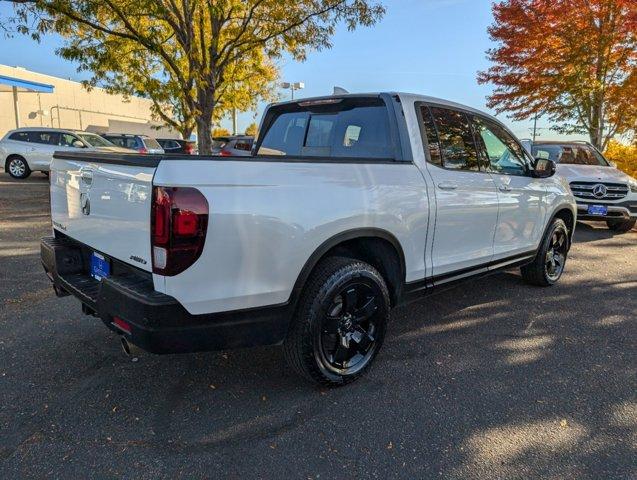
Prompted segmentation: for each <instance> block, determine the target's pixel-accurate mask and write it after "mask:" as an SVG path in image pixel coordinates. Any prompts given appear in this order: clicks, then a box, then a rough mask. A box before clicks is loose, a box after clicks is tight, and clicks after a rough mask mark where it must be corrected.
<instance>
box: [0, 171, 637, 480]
mask: <svg viewBox="0 0 637 480" xmlns="http://www.w3.org/2000/svg"><path fill="white" fill-rule="evenodd" d="M47 197H48V182H47V179H46V178H45V177H43V176H41V175H40V174H34V175H32V176H31V177H30V178H29V179H27V180H26V181H23V182H18V181H14V180H11V179H10V178H9V177H8V175H6V174H0V479H29V478H34V479H46V478H51V479H66V478H82V479H99V480H102V479H119V478H127V479H140V480H145V479H149V480H150V479H152V480H157V479H163V478H167V479H181V478H183V479H188V478H211V479H216V478H266V479H267V478H291V479H297V478H304V479H307V478H312V479H317V478H330V479H340V478H343V479H349V478H375V477H378V478H406V479H413V478H427V479H430V478H445V479H458V480H459V479H467V478H470V479H478V480H480V479H496V478H497V479H518V478H520V479H521V478H555V479H557V478H560V479H561V478H565V479H572V478H577V479H582V480H593V479H595V480H596V479H626V480H628V479H632V478H634V477H635V473H637V470H636V467H635V449H634V448H635V446H634V440H635V436H636V435H637V398H636V395H635V392H636V391H637V375H636V372H635V368H636V367H635V366H636V365H637V322H635V312H637V233H631V234H626V235H615V234H613V233H612V232H609V231H608V230H607V229H604V228H601V226H600V225H599V224H597V225H596V224H579V225H578V230H577V231H576V234H575V243H574V245H573V249H572V250H571V252H570V254H569V260H568V263H567V266H566V272H565V274H564V277H563V278H562V280H561V281H560V283H559V284H558V285H556V286H555V287H553V288H550V289H544V288H536V287H530V286H528V285H525V284H524V283H523V282H522V280H521V278H520V275H519V273H518V272H517V271H516V270H513V271H510V272H506V273H502V274H498V275H493V276H491V277H486V278H482V279H479V280H475V281H472V282H469V283H466V284H464V285H461V286H458V287H456V288H454V289H451V290H448V291H445V292H442V293H440V294H438V295H435V296H431V297H429V298H428V299H427V300H425V301H422V302H417V303H414V304H411V305H408V306H405V307H401V308H399V309H397V310H395V311H394V312H393V314H392V319H391V322H390V324H389V330H388V334H387V338H386V343H385V345H384V346H383V350H382V351H381V352H380V355H379V357H378V359H377V362H376V363H375V365H374V366H373V367H372V369H371V370H370V372H369V375H366V376H365V377H364V378H362V379H361V380H360V381H358V382H356V383H354V384H352V385H350V386H348V387H346V388H340V389H320V388H316V387H314V386H312V385H308V384H305V383H302V382H301V381H300V380H299V379H298V378H297V377H295V376H293V375H292V374H290V373H289V371H288V370H287V368H286V367H285V364H284V363H283V356H282V355H281V352H280V350H279V349H278V348H276V347H270V348H258V349H251V350H237V351H228V352H213V353H202V354H196V355H175V356H154V355H150V354H148V355H141V356H140V357H139V360H138V361H137V362H133V361H131V360H130V359H128V358H127V357H125V356H124V355H123V353H122V351H121V348H120V346H119V343H118V341H117V338H116V336H115V335H114V334H113V333H112V332H110V331H109V330H107V329H106V327H104V325H103V324H102V323H101V322H100V321H99V320H97V319H95V318H91V317H87V316H84V315H82V313H81V311H80V305H79V303H78V301H77V300H75V299H74V298H72V297H65V298H56V297H55V296H54V294H53V291H52V288H51V286H50V282H49V280H48V278H47V277H46V275H45V274H44V271H43V270H42V266H41V265H40V260H39V247H38V245H39V238H40V237H41V236H43V235H48V234H50V229H51V225H50V221H49V217H48V199H47Z"/></svg>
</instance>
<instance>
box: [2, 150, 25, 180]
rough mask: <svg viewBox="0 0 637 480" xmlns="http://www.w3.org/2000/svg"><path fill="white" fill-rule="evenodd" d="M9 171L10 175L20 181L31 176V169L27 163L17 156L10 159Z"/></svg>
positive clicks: (8, 163) (8, 161)
mask: <svg viewBox="0 0 637 480" xmlns="http://www.w3.org/2000/svg"><path fill="white" fill-rule="evenodd" d="M7 171H8V172H9V175H11V176H12V177H13V178H17V179H18V180H23V179H25V178H27V177H28V176H29V175H31V169H30V168H29V164H28V163H27V161H26V160H25V159H24V158H22V157H19V156H17V155H16V156H13V157H9V159H8V160H7Z"/></svg>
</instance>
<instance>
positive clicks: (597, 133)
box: [588, 102, 604, 150]
mask: <svg viewBox="0 0 637 480" xmlns="http://www.w3.org/2000/svg"><path fill="white" fill-rule="evenodd" d="M603 112H604V106H603V103H602V102H596V103H595V104H594V105H593V107H592V112H591V122H590V128H589V129H588V135H589V137H590V139H591V143H592V144H593V146H594V147H595V148H597V149H598V150H602V148H603V145H604V113H603Z"/></svg>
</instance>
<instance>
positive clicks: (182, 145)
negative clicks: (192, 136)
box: [157, 138, 198, 155]
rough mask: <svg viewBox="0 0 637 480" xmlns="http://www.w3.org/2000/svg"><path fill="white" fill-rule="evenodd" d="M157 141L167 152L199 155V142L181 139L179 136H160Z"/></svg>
mask: <svg viewBox="0 0 637 480" xmlns="http://www.w3.org/2000/svg"><path fill="white" fill-rule="evenodd" d="M157 142H158V143H159V144H160V145H161V148H163V149H164V152H166V153H185V154H186V155H197V153H198V152H197V144H196V143H195V142H191V141H190V140H179V139H177V138H158V139H157Z"/></svg>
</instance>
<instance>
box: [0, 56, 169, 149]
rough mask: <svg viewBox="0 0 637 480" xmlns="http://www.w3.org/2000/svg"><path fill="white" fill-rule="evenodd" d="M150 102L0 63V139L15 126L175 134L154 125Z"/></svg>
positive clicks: (158, 135)
mask: <svg viewBox="0 0 637 480" xmlns="http://www.w3.org/2000/svg"><path fill="white" fill-rule="evenodd" d="M151 105H152V102H151V101H150V100H148V99H145V98H140V97H129V98H124V96H123V95H112V94H110V93H108V92H106V91H105V90H104V89H101V88H93V89H92V90H90V91H89V90H87V89H86V88H84V87H83V86H82V84H81V83H79V82H74V81H72V80H65V79H63V78H58V77H53V76H50V75H44V74H41V73H36V72H31V71H29V70H26V69H24V68H22V67H9V66H7V65H0V137H1V136H3V135H4V134H5V133H6V132H7V131H8V130H12V129H14V128H18V127H55V128H68V129H75V130H86V131H92V132H98V133H99V132H101V133H105V132H112V133H136V134H146V135H150V136H153V137H163V138H166V137H168V138H179V134H178V133H177V132H175V131H172V130H169V129H166V128H163V129H162V130H160V131H159V132H158V131H157V130H156V129H153V128H152V127H153V125H154V122H153V119H152V115H151V110H150V109H151Z"/></svg>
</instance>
